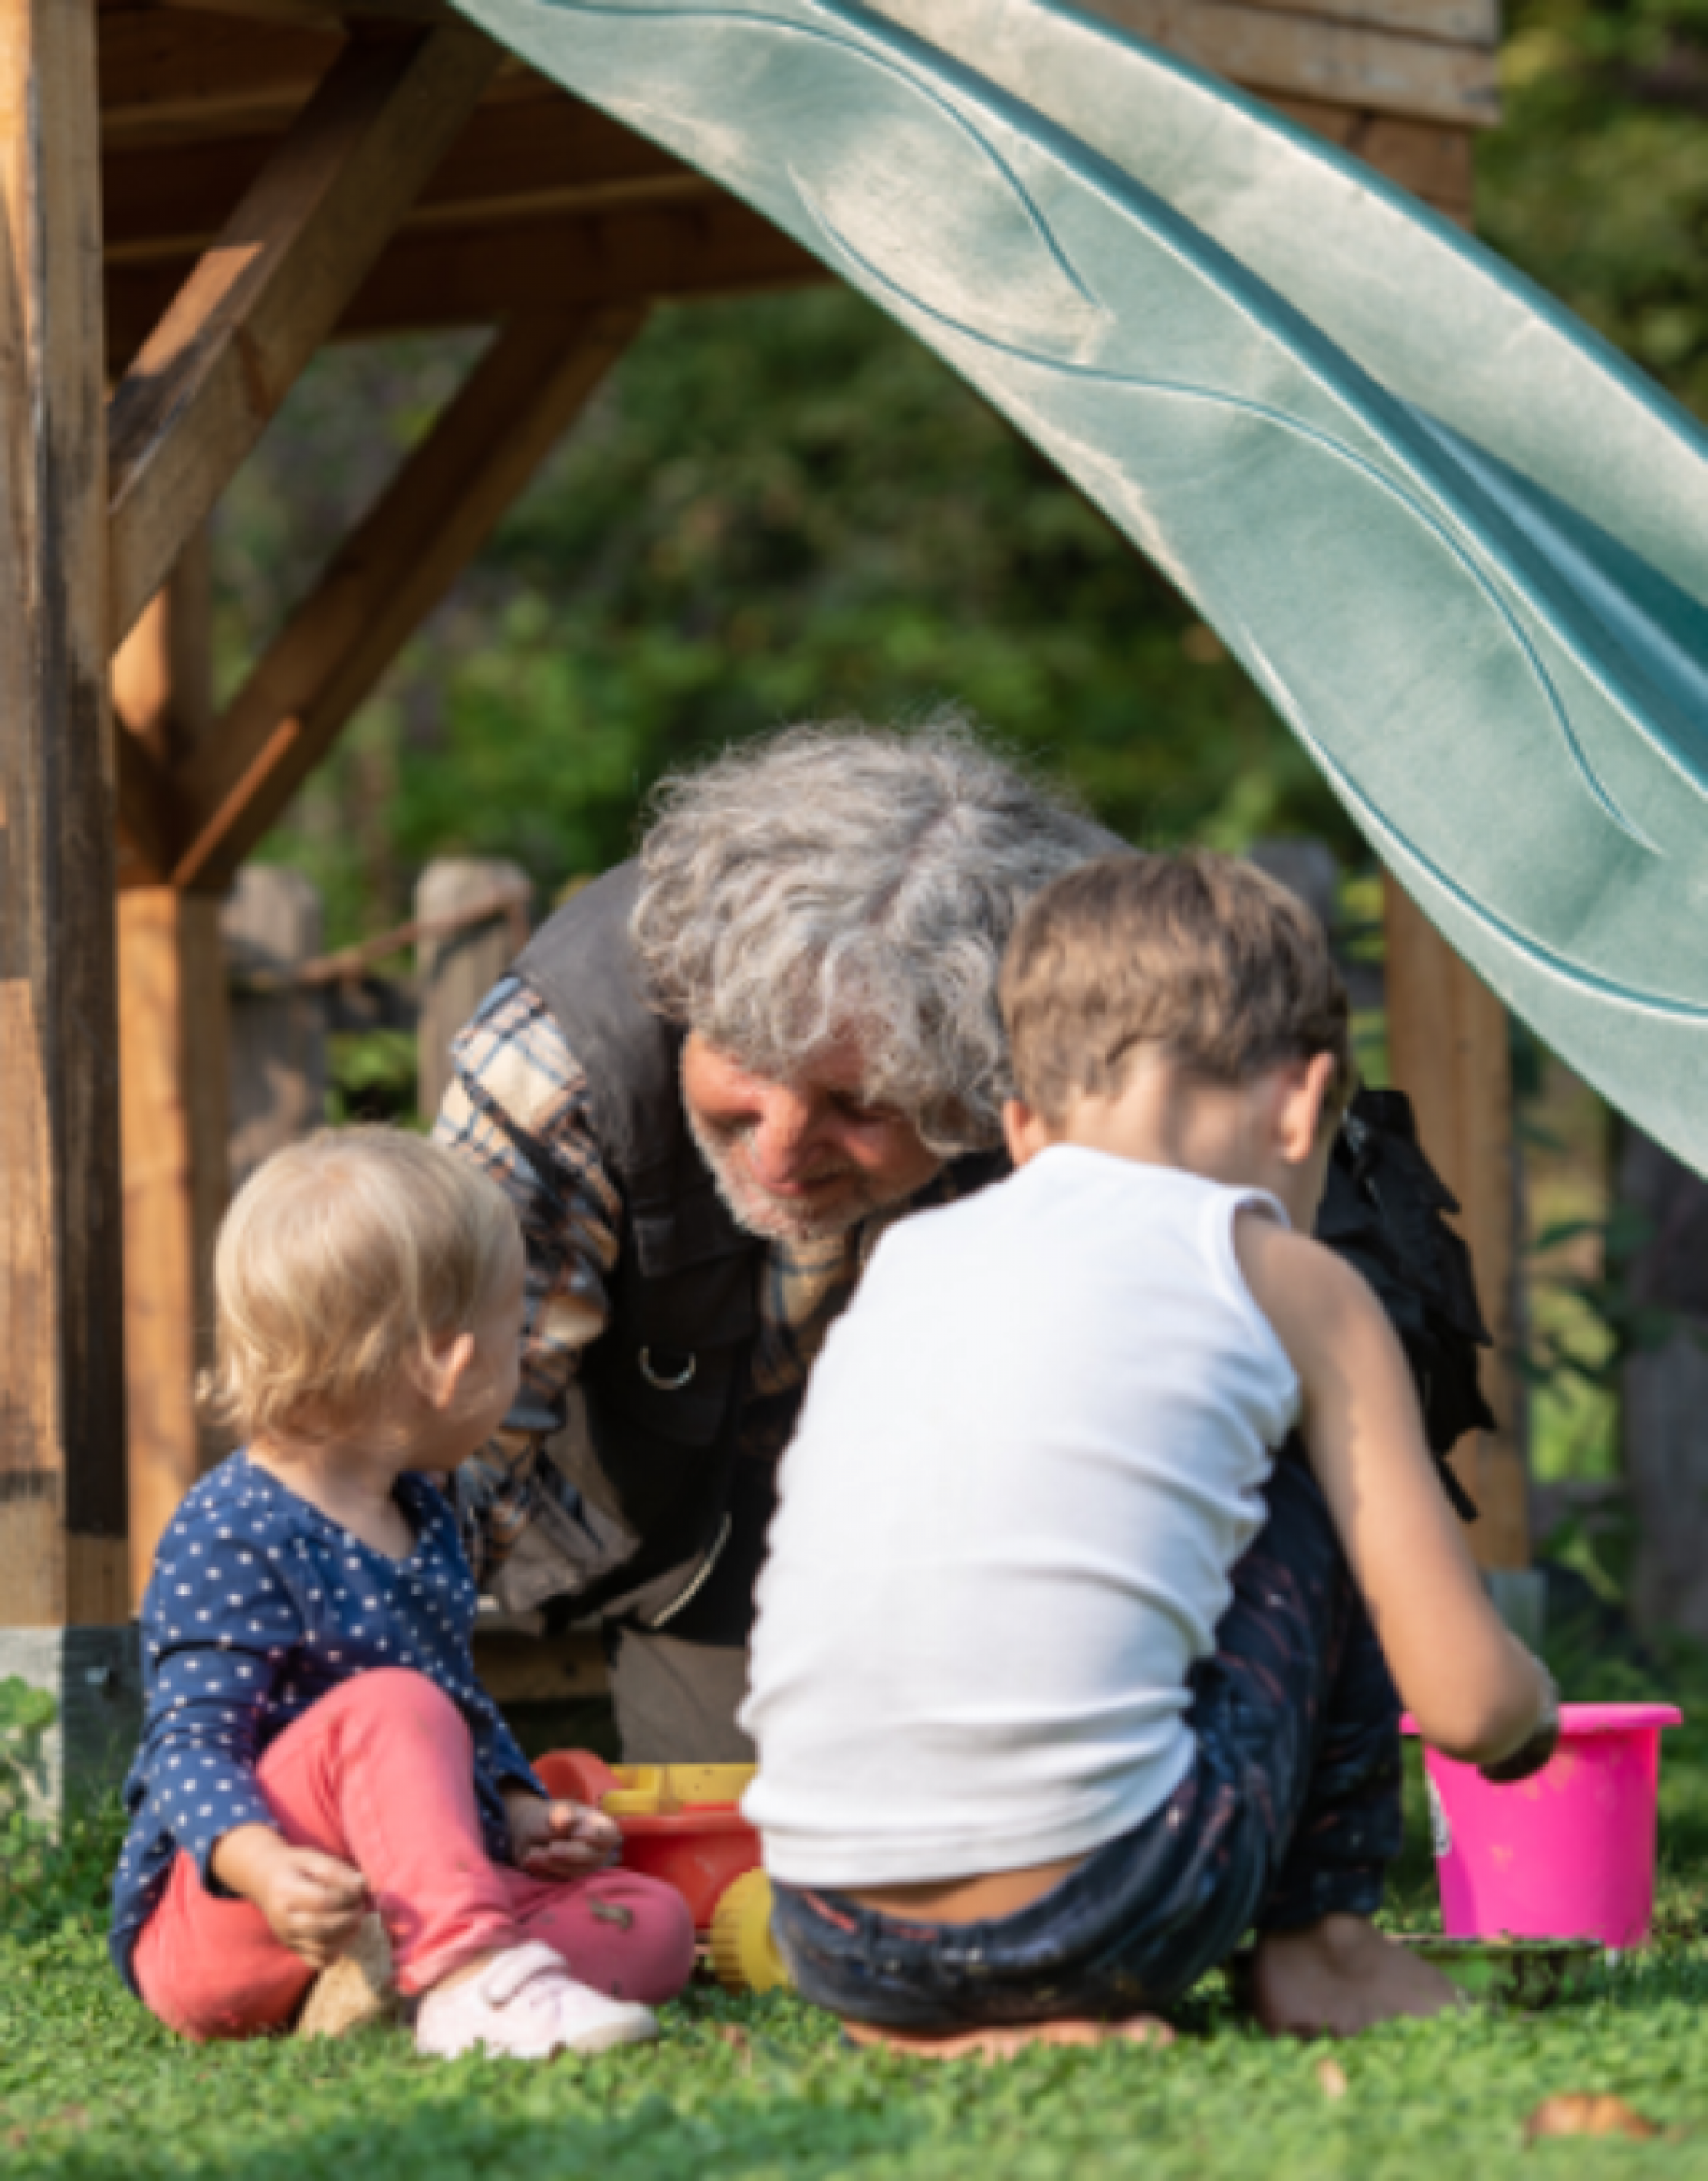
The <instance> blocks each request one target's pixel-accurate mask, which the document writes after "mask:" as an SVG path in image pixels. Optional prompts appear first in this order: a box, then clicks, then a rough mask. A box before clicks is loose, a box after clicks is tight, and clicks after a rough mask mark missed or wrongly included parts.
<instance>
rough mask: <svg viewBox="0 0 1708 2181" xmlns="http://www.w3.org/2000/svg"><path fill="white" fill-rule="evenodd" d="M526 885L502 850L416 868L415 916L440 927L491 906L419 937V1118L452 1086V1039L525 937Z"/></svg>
mask: <svg viewBox="0 0 1708 2181" xmlns="http://www.w3.org/2000/svg"><path fill="white" fill-rule="evenodd" d="M532 893H533V886H532V884H531V882H530V881H529V876H528V873H527V872H526V871H525V870H523V869H522V868H521V867H520V866H519V865H517V864H512V863H507V862H506V861H505V860H504V859H503V858H502V857H501V856H441V857H439V858H438V859H437V860H436V862H434V863H431V864H429V865H428V867H427V868H426V869H425V870H424V871H423V872H422V873H421V876H420V880H419V882H418V885H417V886H416V890H415V914H416V921H417V923H424V924H427V925H430V926H433V925H437V926H441V927H442V926H443V925H445V924H447V923H452V922H453V921H454V920H456V919H459V918H461V917H464V916H468V915H470V914H471V913H472V912H475V913H477V912H478V911H479V910H480V909H481V908H482V907H483V906H485V905H488V904H490V905H491V909H492V913H491V915H489V916H485V917H482V918H480V921H479V922H478V923H466V924H462V925H461V926H460V928H458V929H455V930H451V931H442V930H441V932H440V933H439V935H438V936H429V937H426V938H423V939H422V941H420V943H419V945H418V947H417V949H416V981H417V983H418V987H419V989H420V995H421V1013H420V1016H419V1020H418V1025H417V1030H416V1053H417V1081H418V1091H417V1103H418V1107H419V1109H420V1114H421V1118H422V1120H424V1121H431V1120H433V1119H434V1117H435V1116H436V1113H437V1112H438V1109H439V1105H440V1103H441V1101H442V1100H443V1098H444V1095H445V1092H446V1090H447V1089H448V1088H449V1086H450V1082H451V1040H452V1039H453V1038H454V1037H455V1035H456V1034H457V1032H458V1031H459V1030H460V1029H461V1028H462V1026H463V1024H464V1023H465V1022H467V1021H468V1019H469V1017H470V1016H471V1015H473V1012H474V1010H475V1008H476V1007H478V1006H479V1004H480V1002H481V1000H482V999H483V998H484V997H485V996H486V994H487V993H488V992H489V991H490V990H491V989H492V986H493V985H494V984H496V983H497V981H498V979H500V978H501V977H502V976H503V975H504V972H505V970H506V969H507V967H508V966H509V965H510V963H511V961H513V960H514V959H515V957H516V955H517V954H518V952H519V951H520V950H521V947H522V944H523V941H525V940H526V939H527V937H528V929H529V919H528V908H529V900H530V898H531V896H532Z"/></svg>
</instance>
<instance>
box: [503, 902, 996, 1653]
mask: <svg viewBox="0 0 1708 2181" xmlns="http://www.w3.org/2000/svg"><path fill="white" fill-rule="evenodd" d="M639 878H640V873H639V868H638V867H637V866H636V865H634V864H632V863H629V864H622V865H620V866H619V867H617V869H615V870H614V871H610V872H607V873H606V875H605V876H604V877H603V878H602V879H598V880H596V881H595V882H594V884H593V885H589V886H586V887H585V888H584V889H583V891H582V892H580V893H578V894H576V895H575V896H573V898H572V899H571V900H570V901H568V902H567V903H566V904H565V905H564V907H562V908H561V909H559V910H558V911H557V913H556V914H555V915H554V916H552V917H550V918H548V921H547V922H546V923H544V924H542V925H541V927H540V929H539V930H538V931H537V932H536V933H535V934H534V937H533V938H532V940H531V941H529V944H528V946H527V947H526V948H524V950H523V952H522V954H521V955H520V956H519V957H518V959H517V960H516V962H515V964H514V967H515V970H516V972H517V974H518V975H519V976H521V977H524V978H526V979H527V980H528V981H529V984H531V985H532V986H533V988H534V990H535V991H536V992H537V993H538V994H539V995H540V997H541V998H542V999H544V1000H545V1002H546V1004H547V1006H548V1008H549V1009H550V1010H551V1013H552V1016H554V1018H555V1019H556V1021H557V1024H558V1027H559V1028H560V1029H561V1030H562V1032H563V1034H564V1038H565V1041H566V1044H567V1045H568V1048H569V1050H570V1052H571V1053H573V1054H574V1056H575V1058H576V1060H577V1062H578V1063H579V1065H580V1066H581V1068H582V1069H583V1070H584V1071H585V1074H586V1077H587V1082H588V1089H589V1100H590V1106H591V1112H592V1121H593V1134H594V1138H595V1141H596V1142H597V1144H598V1146H599V1151H600V1156H601V1159H602V1161H603V1165H604V1168H605V1171H606V1172H607V1174H608V1175H609V1176H610V1178H611V1180H612V1181H613V1182H614V1183H615V1184H616V1186H617V1189H618V1191H619V1193H620V1195H621V1196H622V1207H623V1211H622V1227H621V1231H620V1234H619V1237H618V1252H617V1263H616V1266H615V1268H614V1270H613V1271H612V1273H611V1276H610V1277H609V1279H608V1281H607V1282H606V1292H607V1295H608V1297H609V1301H610V1320H609V1323H608V1326H607V1328H606V1330H605V1332H604V1333H603V1335H602V1336H601V1337H600V1338H599V1339H598V1340H596V1341H594V1342H593V1343H592V1344H591V1345H590V1346H589V1347H588V1348H587V1349H586V1350H585V1353H584V1355H583V1359H582V1365H581V1370H580V1373H579V1381H580V1385H581V1389H582V1393H583V1398H584V1400H585V1406H586V1418H587V1426H588V1430H587V1433H586V1435H585V1441H584V1442H583V1443H582V1444H581V1445H579V1446H578V1448H577V1450H576V1452H575V1453H574V1454H572V1455H571V1456H570V1457H569V1459H568V1461H567V1462H566V1463H565V1464H562V1465H563V1466H564V1467H565V1468H566V1474H567V1476H568V1480H569V1482H570V1483H571V1484H573V1485H574V1487H575V1489H576V1491H577V1492H578V1493H579V1494H580V1496H581V1500H582V1501H583V1509H582V1525H583V1528H584V1530H585V1559H584V1555H583V1554H582V1553H577V1555H576V1557H577V1559H578V1560H583V1561H584V1564H582V1565H580V1566H578V1567H577V1569H576V1571H575V1572H576V1575H577V1578H578V1579H577V1581H576V1584H575V1590H574V1598H575V1611H576V1612H578V1613H582V1612H593V1611H597V1610H599V1609H601V1608H606V1609H612V1608H615V1609H617V1610H621V1611H622V1612H629V1613H633V1614H635V1615H636V1616H637V1617H639V1618H640V1619H641V1620H652V1619H654V1618H655V1617H656V1616H658V1615H659V1614H660V1613H662V1612H666V1611H667V1610H668V1609H669V1607H670V1606H671V1605H672V1604H673V1603H674V1602H675V1601H676V1600H677V1599H678V1598H679V1597H680V1596H681V1595H682V1594H683V1592H684V1591H685V1590H686V1589H688V1588H689V1587H690V1586H691V1585H692V1584H693V1583H694V1582H695V1579H696V1570H697V1569H698V1567H699V1566H700V1564H701V1563H702V1562H703V1561H704V1558H705V1556H706V1555H707V1554H708V1553H709V1552H711V1551H712V1550H713V1549H714V1548H715V1546H716V1545H717V1544H718V1542H719V1539H720V1536H721V1534H722V1532H723V1530H724V1527H725V1519H726V1516H727V1515H728V1513H729V1510H730V1506H731V1498H732V1490H733V1482H734V1470H735V1463H736V1458H737V1446H738V1438H739V1428H740V1419H739V1410H740V1406H741V1398H742V1394H743V1390H744V1389H745V1388H746V1386H747V1383H748V1363H749V1357H750V1354H751V1352H752V1343H753V1336H754V1334H755V1333H756V1331H757V1330H758V1314H759V1277H760V1270H761V1266H762V1264H763V1260H764V1256H765V1244H764V1242H763V1241H761V1240H758V1239H757V1238H755V1237H754V1236H752V1235H750V1234H747V1233H745V1232H744V1231H743V1230H742V1229H741V1228H740V1227H738V1226H737V1225H736V1224H735V1221H733V1219H732V1218H731V1216H730V1214H729V1212H728V1211H727V1210H726V1209H725V1208H724V1204H723V1201H722V1199H721V1198H720V1197H719V1196H718V1194H717V1190H716V1187H715V1184H714V1183H713V1180H712V1176H711V1173H710V1171H709V1170H708V1168H707V1166H706V1164H705V1161H704V1160H703V1159H702V1158H701V1157H700V1154H699V1150H698V1148H697V1146H696V1144H695V1141H694V1138H693V1136H692V1135H691V1134H690V1133H689V1129H688V1124H687V1120H686V1118H685V1116H684V1114H683V1111H682V1098H681V1082H680V1072H681V1055H682V1042H683V1033H682V1032H681V1031H680V1030H678V1029H675V1028H673V1027H672V1026H671V1025H670V1024H669V1023H666V1022H663V1021H661V1020H660V1019H659V1016H656V1015H654V1014H653V1013H652V1012H651V1011H650V1009H649V1008H648V1007H647V1005H646V1003H645V1001H644V999H643V998H642V997H641V986H640V981H639V976H638V972H637V969H636V964H635V960H634V951H633V947H632V945H631V942H630V940H629V919H630V916H631V914H632V913H633V910H634V905H635V898H636V895H637V893H638V891H639ZM965 1165H966V1167H967V1169H968V1171H967V1172H966V1174H965V1175H964V1177H963V1185H975V1184H977V1183H982V1182H983V1181H985V1180H991V1179H994V1178H995V1176H996V1175H997V1174H998V1173H1000V1172H1002V1171H1005V1170H1006V1166H1007V1161H1006V1160H1005V1159H1001V1158H996V1157H992V1156H990V1155H988V1154H987V1155H984V1156H978V1157H975V1158H974V1159H970V1160H968V1161H967V1162H965Z"/></svg>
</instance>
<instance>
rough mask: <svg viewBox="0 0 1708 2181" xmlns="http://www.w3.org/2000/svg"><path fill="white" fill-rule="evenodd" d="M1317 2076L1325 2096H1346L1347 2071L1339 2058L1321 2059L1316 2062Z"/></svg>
mask: <svg viewBox="0 0 1708 2181" xmlns="http://www.w3.org/2000/svg"><path fill="white" fill-rule="evenodd" d="M1316 2078H1317V2082H1318V2084H1319V2085H1320V2087H1321V2089H1322V2093H1323V2096H1324V2097H1346V2088H1347V2085H1346V2069H1345V2068H1344V2067H1343V2066H1342V2065H1341V2063H1340V2061H1339V2060H1318V2061H1317V2063H1316Z"/></svg>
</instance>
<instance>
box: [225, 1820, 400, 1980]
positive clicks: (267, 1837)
mask: <svg viewBox="0 0 1708 2181" xmlns="http://www.w3.org/2000/svg"><path fill="white" fill-rule="evenodd" d="M211 1862H212V1869H213V1875H214V1876H215V1877H216V1878H217V1879H218V1880H219V1882H220V1884H221V1885H222V1886H229V1887H230V1888H231V1889H232V1892H233V1893H241V1894H242V1895H243V1897H244V1899H245V1900H248V1901H253V1903H254V1904H255V1906H256V1908H258V1909H259V1910H260V1911H261V1913H262V1914H263V1915H264V1916H265V1917H266V1918H267V1928H268V1929H269V1931H271V1933H272V1935H273V1937H274V1938H275V1939H277V1940H278V1942H279V1944H280V1945H281V1946H282V1947H288V1948H289V1949H290V1951H291V1952H292V1953H293V1954H297V1955H299V1956H300V1957H301V1958H302V1959H303V1960H304V1961H306V1962H312V1963H313V1965H314V1967H316V1968H317V1969H324V1968H329V1967H331V1966H332V1964H333V1963H334V1962H335V1961H338V1960H340V1959H341V1958H342V1957H343V1954H345V1953H346V1952H347V1951H348V1949H349V1947H350V1943H351V1941H352V1940H353V1939H354V1938H355V1936H356V1929H357V1926H358V1925H359V1924H360V1923H361V1922H362V1917H363V1916H365V1915H367V1914H369V1913H370V1912H371V1911H372V1908H373V1903H372V1901H371V1900H370V1899H369V1898H368V1890H367V1883H366V1881H365V1879H364V1878H363V1877H362V1873H361V1872H360V1871H358V1870H356V1869H354V1868H353V1867H352V1866H351V1865H350V1864H348V1863H343V1862H340V1860H339V1859H338V1857H337V1856H336V1855H324V1854H323V1853H322V1851H321V1850H320V1849H318V1848H293V1847H292V1846H291V1845H290V1843H289V1842H288V1840H286V1839H285V1838H284V1837H283V1836H281V1835H279V1834H277V1833H275V1832H274V1831H273V1830H272V1828H271V1826H269V1825H239V1826H237V1827H236V1828H235V1829H234V1830H233V1831H232V1832H230V1833H228V1834H226V1836H224V1838H223V1839H222V1840H220V1841H219V1843H218V1844H217V1846H216V1847H215V1848H214V1850H213V1857H212V1859H211Z"/></svg>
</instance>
